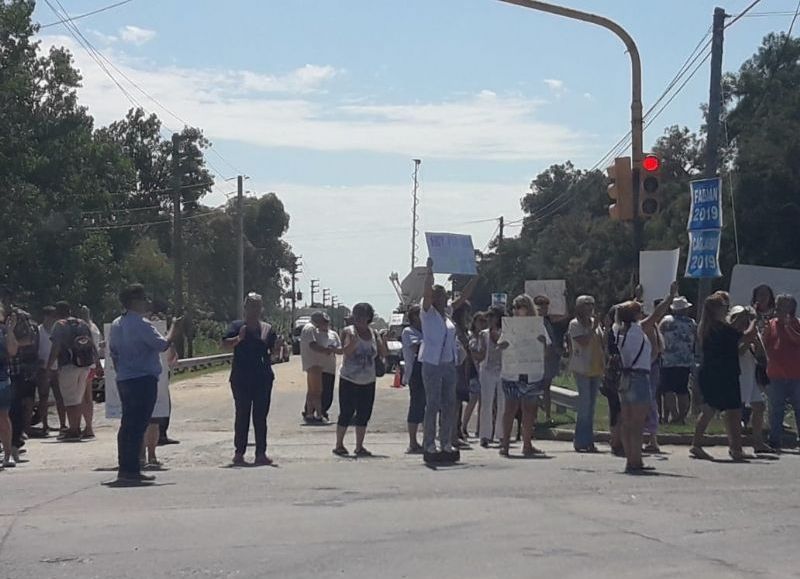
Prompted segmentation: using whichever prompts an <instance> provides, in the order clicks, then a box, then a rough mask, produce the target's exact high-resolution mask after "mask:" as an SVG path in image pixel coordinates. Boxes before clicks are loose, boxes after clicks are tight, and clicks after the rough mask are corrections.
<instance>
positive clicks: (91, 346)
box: [47, 302, 103, 442]
mask: <svg viewBox="0 0 800 579" xmlns="http://www.w3.org/2000/svg"><path fill="white" fill-rule="evenodd" d="M56 317H57V318H58V321H57V322H56V323H55V325H54V326H53V332H52V335H51V338H50V339H51V341H52V342H53V347H52V349H51V351H50V358H49V360H48V363H47V366H48V367H50V366H51V365H52V364H53V363H55V362H58V385H59V388H60V389H61V395H62V396H63V398H64V407H65V409H66V412H67V422H68V425H69V426H68V429H67V431H66V432H64V433H63V434H62V435H61V436H60V437H59V439H60V440H63V441H65V442H76V441H80V440H81V439H89V438H94V432H92V430H91V424H88V423H87V424H86V427H87V430H84V431H83V432H81V418H82V417H83V416H84V415H85V410H86V404H85V399H86V390H87V388H88V389H91V385H90V384H89V381H88V380H89V372H90V371H91V368H92V366H94V368H95V372H96V373H97V374H98V375H102V372H103V368H102V366H101V365H100V358H99V356H98V352H97V348H96V347H95V343H94V341H93V339H92V332H91V329H90V328H89V325H88V324H87V323H86V322H84V321H83V320H81V319H78V318H75V317H73V316H72V312H71V308H70V305H69V304H68V303H67V302H58V303H57V304H56Z"/></svg>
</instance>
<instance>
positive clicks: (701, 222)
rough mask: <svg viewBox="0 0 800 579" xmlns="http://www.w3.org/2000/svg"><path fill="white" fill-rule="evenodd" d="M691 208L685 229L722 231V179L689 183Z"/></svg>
mask: <svg viewBox="0 0 800 579" xmlns="http://www.w3.org/2000/svg"><path fill="white" fill-rule="evenodd" d="M689 189H690V191H691V194H692V208H691V210H690V211H689V223H688V225H687V226H686V229H687V230H689V231H700V230H704V229H722V179H721V178H719V177H717V178H714V179H702V180H700V181H692V182H691V183H689Z"/></svg>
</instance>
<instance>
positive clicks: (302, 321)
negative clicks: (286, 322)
mask: <svg viewBox="0 0 800 579" xmlns="http://www.w3.org/2000/svg"><path fill="white" fill-rule="evenodd" d="M310 323H311V316H301V317H299V318H297V320H295V322H294V329H293V330H292V355H293V356H299V355H300V333H301V332H302V331H303V328H305V327H306V324H310Z"/></svg>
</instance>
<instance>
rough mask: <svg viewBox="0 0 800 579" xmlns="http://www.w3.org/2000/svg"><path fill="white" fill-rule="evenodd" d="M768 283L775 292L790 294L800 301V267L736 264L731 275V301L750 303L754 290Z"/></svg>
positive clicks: (738, 303) (740, 303)
mask: <svg viewBox="0 0 800 579" xmlns="http://www.w3.org/2000/svg"><path fill="white" fill-rule="evenodd" d="M761 284H766V285H768V286H769V287H771V288H772V291H773V292H775V294H776V295H777V294H790V295H793V296H794V297H795V299H797V300H798V301H800V269H786V268H782V267H764V266H761V265H735V266H733V275H732V276H731V303H732V304H736V305H749V304H750V301H751V300H752V298H753V290H754V289H755V288H756V287H758V286H760V285H761Z"/></svg>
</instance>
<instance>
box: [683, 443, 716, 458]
mask: <svg viewBox="0 0 800 579" xmlns="http://www.w3.org/2000/svg"><path fill="white" fill-rule="evenodd" d="M689 456H691V457H692V458H696V459H698V460H714V457H713V456H711V455H710V454H708V453H707V452H706V451H705V450H703V449H702V448H700V447H699V446H693V447H692V448H690V449H689Z"/></svg>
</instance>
